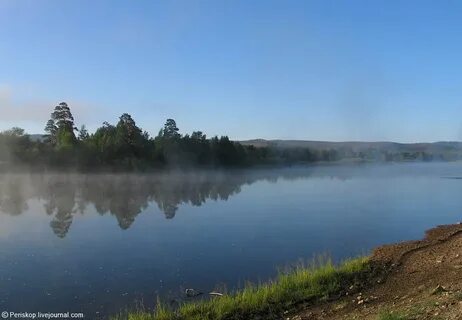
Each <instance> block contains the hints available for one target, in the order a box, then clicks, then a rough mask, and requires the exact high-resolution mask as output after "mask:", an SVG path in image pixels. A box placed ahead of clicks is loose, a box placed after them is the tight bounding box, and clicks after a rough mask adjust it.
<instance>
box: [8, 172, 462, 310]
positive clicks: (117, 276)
mask: <svg viewBox="0 0 462 320" xmlns="http://www.w3.org/2000/svg"><path fill="white" fill-rule="evenodd" d="M461 177H462V163H428V164H424V163H419V164H393V165H362V166H318V167H304V168H300V167H298V168H286V169H276V170H266V169H261V170H252V171H251V170H248V171H241V170H233V171H221V172H194V173H191V172H190V173H169V174H167V173H164V174H152V175H103V174H101V175H78V174H45V175H40V174H3V175H0V309H1V310H0V311H3V310H10V311H17V312H21V311H23V312H24V311H27V312H38V311H41V312H64V311H71V312H84V313H85V314H86V316H87V318H97V317H105V316H106V315H108V314H114V313H116V312H118V311H120V309H121V308H125V307H134V306H135V305H136V304H137V303H141V302H142V303H143V304H144V305H145V306H146V307H148V308H149V307H152V305H153V302H154V300H155V299H156V297H157V296H160V297H162V298H163V299H165V300H167V301H172V302H174V301H181V300H182V299H184V289H185V288H195V289H196V290H201V291H205V292H207V291H208V290H212V289H216V288H217V287H218V288H219V289H220V290H223V288H227V289H228V290H231V289H233V288H236V287H239V286H240V285H242V284H243V283H244V282H246V281H248V280H251V281H258V280H265V279H268V278H270V277H272V276H274V275H275V274H276V272H277V269H278V267H281V266H287V265H288V264H289V263H294V262H297V261H298V260H300V259H305V260H306V259H310V258H312V257H313V256H314V255H317V254H324V253H328V254H330V255H331V256H332V257H333V258H334V259H335V260H341V259H343V258H345V257H350V256H354V255H358V254H365V253H366V254H367V253H368V252H369V250H370V249H372V248H373V247H375V246H377V245H380V244H384V243H390V242H395V241H400V240H407V239H416V238H420V237H422V235H423V232H424V231H425V230H426V229H428V228H430V227H433V226H435V225H438V224H446V223H455V222H458V221H459V220H462V219H461V213H462V196H461V195H462V179H458V178H461Z"/></svg>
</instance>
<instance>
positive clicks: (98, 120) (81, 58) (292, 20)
mask: <svg viewBox="0 0 462 320" xmlns="http://www.w3.org/2000/svg"><path fill="white" fill-rule="evenodd" d="M461 9H462V3H456V2H454V3H436V2H431V1H408V2H394V1H380V2H375V3H371V2H368V1H349V2H340V1H338V2H335V3H327V2H325V1H309V2H307V1H288V2H286V1H284V2H282V1H281V2H280V1H252V2H247V1H233V2H225V1H198V2H190V1H179V2H174V3H173V2H163V3H162V2H157V3H154V2H151V1H139V2H137V3H136V4H134V3H127V2H123V1H97V2H95V1H67V2H60V1H53V0H44V1H29V0H19V1H11V0H0V38H1V39H2V41H1V42H0V61H2V63H1V69H2V73H1V74H0V114H1V119H0V130H5V129H8V128H10V127H12V126H19V127H21V128H24V129H25V130H26V132H28V133H30V134H40V133H43V129H44V126H45V123H46V121H47V119H48V118H49V115H50V113H51V112H52V109H53V108H54V106H55V105H57V104H58V103H60V102H61V101H66V102H67V103H68V104H69V106H70V107H71V110H72V112H73V114H74V117H75V121H76V125H77V126H80V125H82V124H85V125H86V126H87V127H88V129H89V130H90V131H91V132H93V131H94V130H95V129H96V128H97V127H98V126H100V125H101V124H102V122H103V121H108V122H110V123H116V122H117V120H118V117H119V116H120V115H121V114H122V113H124V112H128V113H130V114H131V115H132V116H133V118H134V119H135V120H136V121H137V124H138V125H139V126H140V127H142V128H143V129H144V130H146V131H148V132H149V133H150V134H151V135H156V134H157V132H158V130H159V129H160V128H161V127H162V125H163V123H164V122H165V120H166V119H167V118H174V119H175V120H176V121H177V124H178V127H179V128H180V132H181V133H191V132H192V131H194V130H201V131H203V132H204V133H206V134H207V135H208V136H214V135H228V136H229V137H230V138H231V139H233V140H248V139H267V140H272V139H282V140H311V141H337V142H340V141H370V142H372V141H373V142H376V141H393V142H400V143H413V142H436V141H461V140H462V108H460V107H461V101H462V92H461V91H460V90H459V88H460V87H461V86H462V78H461V77H460V74H462V72H461V71H462V66H461V65H460V63H459V56H460V54H459V53H460V51H461V49H462V44H460V42H459V41H457V38H458V35H459V33H460V31H462V24H461V23H460V18H461V17H460V16H461V13H460V12H462V10H461Z"/></svg>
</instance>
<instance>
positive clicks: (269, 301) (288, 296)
mask: <svg viewBox="0 0 462 320" xmlns="http://www.w3.org/2000/svg"><path fill="white" fill-rule="evenodd" d="M368 270H369V263H368V259H367V258H356V259H352V260H348V261H346V262H344V263H342V264H341V265H340V266H334V265H333V264H332V262H331V261H325V262H322V263H321V262H318V263H313V264H312V265H310V266H308V267H306V266H299V267H297V268H295V269H294V270H293V271H291V272H290V273H288V274H280V275H279V276H278V277H277V278H276V279H275V280H273V281H271V282H268V283H263V284H259V285H250V284H249V285H247V286H246V287H245V288H244V289H243V290H241V291H238V292H236V293H234V294H231V295H225V296H223V297H217V298H212V299H210V300H204V301H199V302H186V303H184V304H182V305H181V306H180V307H179V308H178V309H176V310H170V309H168V308H166V307H164V306H163V305H162V304H161V303H158V306H157V308H156V311H155V312H154V313H147V312H143V311H135V312H131V313H129V314H128V319H129V320H225V319H226V320H230V319H232V320H238V319H246V320H250V319H267V320H269V319H280V318H281V315H282V314H283V312H284V311H286V310H291V309H292V310H293V309H294V308H295V307H296V306H297V305H298V304H301V303H307V302H310V303H313V302H316V301H321V300H325V299H327V298H329V297H330V296H332V295H334V294H336V293H338V292H340V291H341V290H342V289H344V288H346V287H347V286H349V285H350V284H352V283H354V282H355V281H358V279H359V278H360V277H362V276H364V275H365V274H366V272H367V271H368ZM124 318H127V316H124ZM392 319H394V318H392Z"/></svg>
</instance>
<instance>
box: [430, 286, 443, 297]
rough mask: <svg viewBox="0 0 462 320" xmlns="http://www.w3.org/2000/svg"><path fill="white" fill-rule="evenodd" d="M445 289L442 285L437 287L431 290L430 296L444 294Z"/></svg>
mask: <svg viewBox="0 0 462 320" xmlns="http://www.w3.org/2000/svg"><path fill="white" fill-rule="evenodd" d="M446 291H447V290H446V288H445V287H443V286H442V285H438V286H437V287H436V288H435V289H433V291H432V295H435V294H440V293H442V292H446Z"/></svg>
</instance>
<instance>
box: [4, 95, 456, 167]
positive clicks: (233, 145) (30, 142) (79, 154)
mask: <svg viewBox="0 0 462 320" xmlns="http://www.w3.org/2000/svg"><path fill="white" fill-rule="evenodd" d="M45 132H46V135H44V136H40V137H39V138H36V139H32V138H31V136H29V135H27V134H25V132H24V130H23V129H20V128H12V129H10V130H6V131H3V132H1V133H0V168H9V166H10V165H24V166H32V167H34V168H76V169H83V170H91V169H101V168H109V169H113V170H148V169H153V168H154V169H155V168H165V167H189V166H201V167H232V166H235V167H239V166H251V165H257V164H294V163H307V162H309V163H310V162H319V161H339V160H342V159H356V160H361V161H408V160H410V161H415V160H423V161H430V160H455V159H456V158H460V154H455V155H454V154H452V155H450V156H447V155H433V154H427V153H425V152H415V153H409V152H395V153H390V152H389V151H386V150H385V151H384V150H376V149H370V150H363V151H353V150H348V149H347V150H345V149H338V150H336V149H328V150H312V149H308V148H273V147H255V146H252V145H242V144H240V143H238V142H234V141H231V140H230V139H229V138H228V137H227V136H221V137H217V136H215V137H212V138H207V136H206V135H205V134H204V133H203V132H202V131H194V132H192V133H191V134H181V133H180V130H179V128H178V127H177V124H176V122H175V120H173V119H167V121H166V123H165V125H164V127H163V128H162V129H161V130H160V131H159V133H158V134H157V136H155V137H151V136H150V135H149V133H147V132H146V131H143V130H142V129H141V128H139V127H138V126H137V124H136V122H135V120H134V119H133V118H132V116H131V115H129V114H127V113H124V114H122V115H121V116H120V118H119V121H118V122H117V123H116V124H110V123H108V122H104V123H103V125H102V126H101V127H100V128H98V129H97V130H96V131H95V132H94V133H89V132H88V130H87V129H86V128H85V126H84V125H82V126H81V127H80V128H77V127H76V125H75V122H74V117H73V115H72V112H71V110H70V108H69V106H68V105H67V104H66V103H65V102H62V103H60V104H59V105H57V106H56V107H55V108H54V110H53V112H52V113H51V116H50V119H49V120H48V122H47V123H46V126H45Z"/></svg>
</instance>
